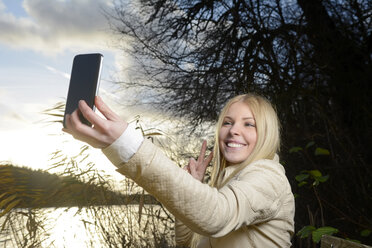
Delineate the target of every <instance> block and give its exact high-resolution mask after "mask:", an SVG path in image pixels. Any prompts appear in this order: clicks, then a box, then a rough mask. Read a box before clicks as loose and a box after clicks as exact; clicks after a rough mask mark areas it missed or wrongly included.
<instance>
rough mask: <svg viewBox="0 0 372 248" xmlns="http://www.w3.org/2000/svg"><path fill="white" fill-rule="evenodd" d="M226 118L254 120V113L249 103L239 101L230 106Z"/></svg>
mask: <svg viewBox="0 0 372 248" xmlns="http://www.w3.org/2000/svg"><path fill="white" fill-rule="evenodd" d="M225 117H242V118H247V117H252V118H253V113H252V111H251V109H250V107H249V106H248V104H247V103H245V102H242V101H239V102H234V103H233V104H231V105H230V107H229V108H228V109H227V111H226V114H225Z"/></svg>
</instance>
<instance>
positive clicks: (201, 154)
mask: <svg viewBox="0 0 372 248" xmlns="http://www.w3.org/2000/svg"><path fill="white" fill-rule="evenodd" d="M206 151H207V141H206V140H203V144H202V147H201V150H200V154H199V157H198V162H201V161H203V160H204V157H205V152H206Z"/></svg>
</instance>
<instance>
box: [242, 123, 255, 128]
mask: <svg viewBox="0 0 372 248" xmlns="http://www.w3.org/2000/svg"><path fill="white" fill-rule="evenodd" d="M244 125H245V126H246V127H256V125H255V124H253V123H250V122H246V123H245V124H244Z"/></svg>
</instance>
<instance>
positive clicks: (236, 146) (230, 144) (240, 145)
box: [226, 143, 244, 148]
mask: <svg viewBox="0 0 372 248" xmlns="http://www.w3.org/2000/svg"><path fill="white" fill-rule="evenodd" d="M226 145H227V147H233V148H239V147H243V146H244V145H243V144H238V143H227V144H226Z"/></svg>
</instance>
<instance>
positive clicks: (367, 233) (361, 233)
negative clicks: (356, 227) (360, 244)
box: [360, 229, 372, 237]
mask: <svg viewBox="0 0 372 248" xmlns="http://www.w3.org/2000/svg"><path fill="white" fill-rule="evenodd" d="M371 233H372V231H371V230H369V229H364V230H362V231H361V232H360V236H362V237H368V236H369V235H371Z"/></svg>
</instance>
